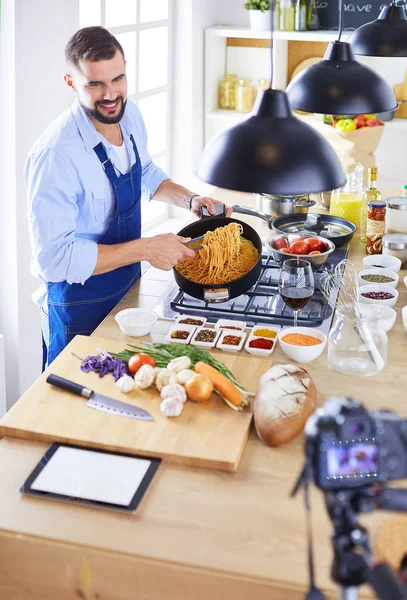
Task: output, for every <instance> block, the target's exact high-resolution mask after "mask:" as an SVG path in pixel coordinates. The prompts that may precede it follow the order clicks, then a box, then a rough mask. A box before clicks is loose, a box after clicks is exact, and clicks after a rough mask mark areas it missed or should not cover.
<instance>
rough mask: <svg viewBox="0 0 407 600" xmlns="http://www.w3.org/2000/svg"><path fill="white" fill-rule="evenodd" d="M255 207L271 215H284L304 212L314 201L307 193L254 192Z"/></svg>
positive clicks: (313, 204)
mask: <svg viewBox="0 0 407 600" xmlns="http://www.w3.org/2000/svg"><path fill="white" fill-rule="evenodd" d="M255 196H256V208H257V210H258V211H260V212H263V213H267V214H268V215H271V216H273V217H282V216H284V215H296V214H298V213H301V214H306V213H307V212H308V210H309V209H310V208H311V206H315V201H314V200H310V199H309V196H308V195H307V194H303V195H302V196H277V195H274V194H255Z"/></svg>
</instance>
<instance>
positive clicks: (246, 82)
mask: <svg viewBox="0 0 407 600" xmlns="http://www.w3.org/2000/svg"><path fill="white" fill-rule="evenodd" d="M253 104H254V87H253V86H252V80H251V79H239V81H238V82H237V85H236V110H237V111H238V112H242V113H246V112H250V111H251V110H252V108H253Z"/></svg>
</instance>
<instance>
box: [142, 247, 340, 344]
mask: <svg viewBox="0 0 407 600" xmlns="http://www.w3.org/2000/svg"><path fill="white" fill-rule="evenodd" d="M347 255H348V247H347V246H345V248H337V249H336V250H334V252H332V254H330V255H329V258H328V260H327V261H326V262H325V264H324V265H323V266H322V267H321V270H320V271H316V272H315V273H314V280H315V293H314V295H313V297H312V300H311V301H310V302H309V303H308V304H307V306H306V307H305V308H304V309H303V310H301V311H300V312H299V313H298V325H299V326H305V327H318V328H319V329H320V330H321V331H323V332H324V333H325V334H328V332H329V329H330V327H331V323H332V318H333V310H332V308H331V307H330V306H329V304H328V303H327V301H326V300H325V298H324V296H323V295H322V292H320V290H319V286H318V282H319V278H320V276H321V273H322V272H323V271H328V272H329V273H332V272H333V271H334V269H335V267H336V265H337V264H338V263H339V262H340V261H341V260H343V259H345V258H346V257H347ZM279 274H280V267H279V265H278V264H277V263H276V262H275V261H274V259H273V257H272V256H270V255H269V254H268V253H267V251H264V252H263V253H262V268H261V273H260V277H259V279H258V280H257V282H256V283H255V284H254V286H253V287H251V288H250V289H249V290H248V291H247V292H246V293H245V294H242V295H241V296H238V297H237V298H233V299H232V300H229V301H227V302H221V303H208V302H205V301H204V300H197V299H196V298H193V297H192V296H189V295H188V294H186V293H185V292H183V291H182V290H180V289H179V287H178V286H177V285H175V286H174V287H173V288H172V289H171V291H170V293H169V294H168V296H167V297H166V298H165V299H164V300H163V302H161V304H158V306H156V307H154V310H155V312H156V313H157V314H158V315H159V316H160V317H163V318H170V319H171V318H174V317H176V316H177V315H179V314H187V315H195V316H200V317H206V318H207V319H208V321H209V322H215V321H217V320H218V319H221V318H223V319H234V320H238V321H242V320H244V321H246V323H247V324H248V325H249V326H253V325H257V324H259V323H266V324H269V325H272V324H273V325H281V326H288V327H292V325H293V311H292V310H291V309H290V308H288V306H287V305H286V304H285V302H284V300H283V299H282V298H281V296H280V294H279V292H278V279H279Z"/></svg>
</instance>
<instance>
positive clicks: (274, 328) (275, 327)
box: [250, 323, 281, 341]
mask: <svg viewBox="0 0 407 600" xmlns="http://www.w3.org/2000/svg"><path fill="white" fill-rule="evenodd" d="M261 329H269V330H270V331H273V332H274V333H275V334H276V335H275V337H271V338H270V339H271V340H273V341H275V340H276V339H277V337H278V332H279V331H280V329H281V326H280V325H263V324H262V323H260V325H255V326H254V327H253V329H252V332H251V334H250V335H253V336H254V337H265V336H264V335H258V334H256V332H257V331H260V330H261Z"/></svg>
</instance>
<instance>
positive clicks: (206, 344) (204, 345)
mask: <svg viewBox="0 0 407 600" xmlns="http://www.w3.org/2000/svg"><path fill="white" fill-rule="evenodd" d="M200 331H213V333H214V334H215V337H214V338H213V341H212V342H200V341H199V340H197V339H196V338H197V336H198V334H199V332H200ZM221 333H222V331H221V330H220V329H215V328H213V327H212V328H209V327H197V328H196V330H195V333H194V335H193V336H192V339H191V344H192V346H199V347H201V348H213V347H214V346H215V344H216V342H217V341H218V338H219V336H220V334H221Z"/></svg>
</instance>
